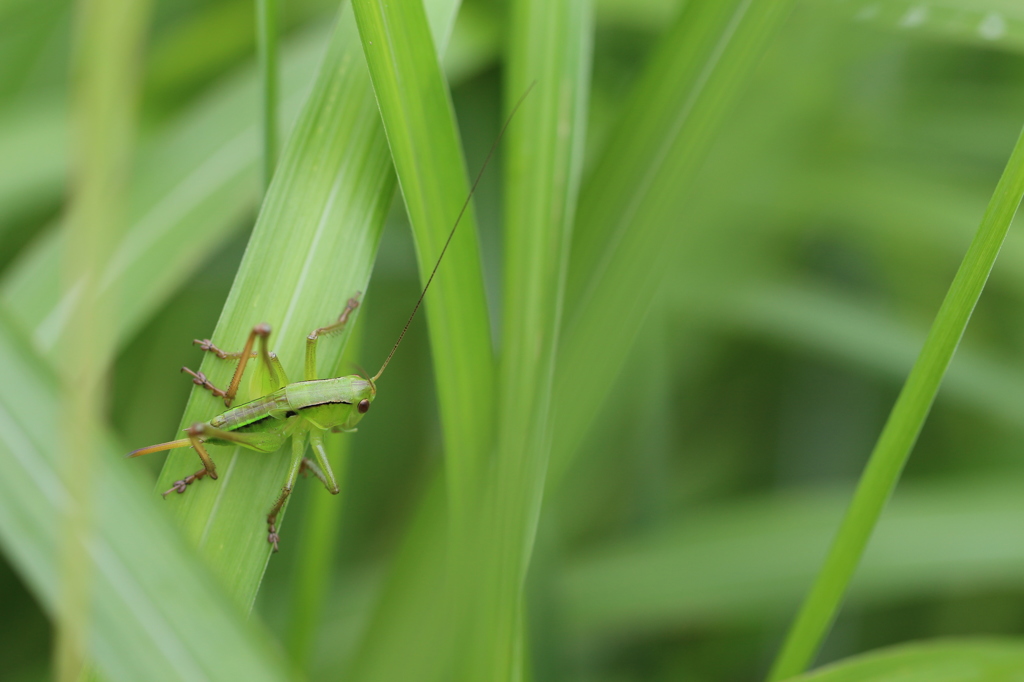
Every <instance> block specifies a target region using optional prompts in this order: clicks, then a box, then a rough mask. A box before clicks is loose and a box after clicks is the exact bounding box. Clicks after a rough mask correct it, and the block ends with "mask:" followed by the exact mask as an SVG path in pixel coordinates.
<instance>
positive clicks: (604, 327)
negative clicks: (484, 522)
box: [551, 0, 791, 481]
mask: <svg viewBox="0 0 1024 682" xmlns="http://www.w3.org/2000/svg"><path fill="white" fill-rule="evenodd" d="M790 5H791V2H790V0H729V1H728V2H708V1H702V2H692V3H687V5H686V6H685V8H684V10H683V13H682V14H681V16H680V17H679V19H678V20H677V22H676V24H675V25H674V26H673V27H672V28H671V29H670V30H669V31H668V33H667V34H666V35H665V36H663V37H662V39H661V42H660V44H659V46H658V49H657V51H656V54H655V55H654V56H653V58H652V60H651V63H650V64H649V65H648V67H647V68H646V70H645V72H644V74H643V75H642V77H641V79H640V81H639V83H638V84H637V86H636V89H635V90H634V92H633V93H632V95H631V96H630V100H629V102H628V104H627V106H626V111H625V113H624V114H623V116H622V118H621V119H620V122H619V124H618V126H617V128H616V130H615V132H614V133H613V135H612V137H611V140H610V142H609V143H608V145H607V147H606V149H605V151H604V153H603V155H602V157H601V159H600V160H599V161H598V163H597V166H596V167H595V169H594V172H593V174H592V175H591V177H590V179H589V180H588V181H587V182H586V183H585V184H584V186H583V189H582V191H581V194H580V211H579V214H578V216H577V219H576V229H575V233H574V235H573V247H572V259H571V261H570V267H569V279H568V281H567V289H566V301H565V305H566V319H565V327H564V330H563V332H564V333H563V337H562V340H561V343H560V350H559V364H558V369H557V374H556V379H555V389H554V390H555V400H554V404H555V406H556V410H557V413H558V414H557V429H556V431H555V434H554V439H555V440H554V444H553V448H552V458H553V461H552V471H551V476H552V479H553V480H555V481H557V479H558V478H559V477H560V476H561V475H562V473H563V472H564V471H565V467H566V466H567V463H568V461H569V459H570V458H571V456H572V454H573V453H574V452H575V450H576V449H577V447H578V445H579V443H580V441H581V439H582V437H583V434H584V433H585V432H586V429H587V428H588V427H589V425H590V423H591V422H592V420H593V419H594V418H595V416H596V414H597V411H598V409H599V408H600V407H601V404H602V399H603V397H604V396H605V395H607V394H608V391H609V390H610V389H611V387H612V383H613V382H614V381H615V377H616V376H617V375H618V372H619V369H620V368H621V366H622V363H623V362H624V359H625V357H626V353H627V351H628V350H629V348H630V346H631V345H632V343H633V341H634V339H635V338H636V334H637V332H638V329H639V327H640V324H641V322H642V320H643V319H644V317H645V315H646V312H647V310H648V309H649V308H650V305H651V302H652V301H653V299H654V295H655V291H656V289H657V287H658V285H659V283H660V282H661V277H662V273H663V272H664V270H665V268H666V267H667V259H668V256H669V254H671V253H672V252H673V246H674V245H675V244H676V243H677V242H676V239H677V238H676V236H675V235H677V234H679V233H680V232H681V231H683V230H686V229H688V227H687V226H686V225H685V224H680V216H681V215H685V213H684V210H685V207H686V204H685V203H684V202H685V201H686V200H687V195H686V189H687V188H688V187H689V186H690V183H691V181H692V180H693V178H694V177H695V175H696V173H697V171H698V169H699V168H700V163H701V161H702V160H703V158H704V153H705V151H706V149H707V147H708V145H709V144H710V140H711V139H712V138H713V137H714V134H715V132H716V131H717V129H718V126H719V123H720V121H721V120H722V119H723V117H724V116H725V115H726V113H727V112H728V110H729V105H730V104H731V102H732V101H733V99H734V97H735V95H736V93H737V92H738V91H739V89H740V87H741V86H742V84H743V83H744V82H745V81H746V79H747V77H748V76H749V74H750V73H751V72H752V71H753V68H754V66H755V65H756V64H757V62H758V60H759V58H760V56H761V54H762V51H763V48H764V46H765V44H766V42H767V40H768V38H769V37H771V36H772V35H773V33H774V31H775V29H776V28H777V27H778V26H779V24H780V23H781V20H782V18H783V17H785V16H786V13H787V11H788V9H789V7H790ZM595 367H600V368H601V371H599V372H596V371H594V368H595Z"/></svg>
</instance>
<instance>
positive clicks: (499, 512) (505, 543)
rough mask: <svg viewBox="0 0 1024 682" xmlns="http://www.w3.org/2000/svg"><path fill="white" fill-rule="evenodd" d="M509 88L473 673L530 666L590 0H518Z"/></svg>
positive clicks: (498, 674)
mask: <svg viewBox="0 0 1024 682" xmlns="http://www.w3.org/2000/svg"><path fill="white" fill-rule="evenodd" d="M510 11H511V20H510V43H509V52H508V74H509V75H508V80H507V82H506V84H505V88H504V90H505V98H506V101H507V102H509V103H515V102H517V101H518V99H519V98H520V97H522V96H523V93H524V92H526V91H527V88H529V87H530V86H531V84H533V83H535V84H536V85H535V86H534V89H533V90H532V91H531V92H530V94H529V95H528V96H527V99H526V100H524V101H523V104H522V105H521V107H520V109H519V110H518V112H517V113H516V116H517V118H516V119H515V120H514V121H512V123H511V124H510V125H509V130H508V138H507V140H508V141H507V147H506V148H507V153H506V154H507V155H506V157H505V161H506V163H505V170H506V173H505V200H504V205H505V237H504V247H505V248H504V254H505V268H504V276H505V281H504V307H503V315H504V317H503V324H502V343H501V348H502V356H501V364H500V369H499V372H500V373H499V380H500V382H499V399H498V442H497V446H496V454H497V461H496V463H495V471H494V477H493V479H492V480H491V481H489V484H490V487H489V488H488V490H489V491H490V492H489V495H488V498H489V499H490V500H491V501H492V504H493V512H492V513H491V514H488V516H487V517H486V519H487V521H486V523H491V524H493V525H492V526H490V527H486V526H485V530H484V531H483V533H482V535H481V537H483V538H487V541H485V544H484V547H483V551H484V552H485V553H489V554H490V556H487V557H486V559H487V560H488V562H487V563H485V565H484V566H485V571H487V573H486V574H485V575H484V576H482V578H481V580H482V582H483V583H484V586H485V587H484V592H483V595H484V596H483V608H484V610H483V613H482V615H481V618H480V621H479V622H480V623H481V629H482V635H483V638H482V640H481V644H480V650H479V651H477V652H474V654H475V655H476V656H477V657H478V659H477V661H476V666H477V667H476V668H475V669H473V670H472V671H471V674H470V676H469V679H493V680H497V679H503V678H508V676H509V671H511V670H514V669H522V666H523V662H522V661H520V660H518V659H519V657H520V656H521V655H522V650H523V641H522V639H521V634H520V631H521V627H522V623H521V622H520V619H521V615H522V614H521V613H520V608H521V604H522V600H523V586H524V583H525V580H526V571H527V567H528V566H529V565H530V558H531V555H532V552H533V544H534V539H535V536H536V532H537V520H538V518H539V516H540V507H541V499H542V497H543V492H544V483H545V480H546V476H547V468H548V456H549V451H550V446H551V421H550V412H551V384H552V380H553V377H554V368H555V351H556V348H557V344H558V334H559V328H560V324H561V317H562V299H563V293H564V288H565V277H566V271H567V269H568V257H569V246H570V243H571V238H572V224H573V220H574V216H575V214H576V199H577V193H578V190H579V184H580V174H581V171H582V159H583V142H584V139H585V137H586V120H585V119H586V111H587V101H588V95H589V87H590V50H591V40H592V38H591V31H592V16H591V12H592V9H591V5H590V2H589V0H568V1H566V2H548V1H547V0H539V1H534V0H521V1H519V2H516V3H513V5H512V7H511V10H510Z"/></svg>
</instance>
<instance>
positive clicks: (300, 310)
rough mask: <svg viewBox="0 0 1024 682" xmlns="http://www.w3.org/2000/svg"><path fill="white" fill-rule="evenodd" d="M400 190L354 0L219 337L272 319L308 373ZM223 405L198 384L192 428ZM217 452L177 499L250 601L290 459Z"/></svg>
mask: <svg viewBox="0 0 1024 682" xmlns="http://www.w3.org/2000/svg"><path fill="white" fill-rule="evenodd" d="M393 193H394V174H393V171H392V168H391V164H390V161H389V156H388V153H387V145H386V141H385V139H384V134H383V130H382V129H381V127H380V120H379V117H378V114H377V111H376V107H375V106H374V102H373V94H372V92H371V90H370V84H369V79H368V77H367V73H366V69H365V65H364V64H363V60H362V57H361V50H360V47H359V44H358V37H357V35H356V30H355V23H354V20H353V18H352V14H351V10H350V9H348V8H347V7H346V8H345V9H343V10H342V11H341V14H340V17H339V21H338V24H337V26H336V28H335V31H334V33H333V35H332V36H331V40H330V43H329V46H328V49H327V53H326V55H325V56H324V60H323V63H322V65H321V68H320V71H319V74H318V76H317V79H316V83H315V85H314V86H313V90H312V92H311V94H310V96H309V99H308V100H307V102H306V105H305V107H304V109H303V112H302V114H301V115H300V118H299V121H298V123H297V124H296V128H295V131H294V132H293V134H292V137H291V139H290V140H289V142H288V145H287V147H286V148H285V150H284V154H283V156H282V158H281V161H280V163H279V165H278V168H277V171H276V173H275V175H274V181H273V183H272V184H271V187H270V191H269V192H268V193H267V198H266V200H265V202H264V204H263V208H262V210H261V211H260V215H259V218H258V220H257V222H256V226H255V228H254V230H253V235H252V238H251V239H250V241H249V245H248V248H247V250H246V253H245V256H244V258H243V261H242V265H241V267H240V269H239V272H238V275H237V276H236V278H235V282H234V285H233V287H232V289H231V292H230V294H229V296H228V300H227V302H226V304H225V307H224V311H223V313H222V315H221V318H220V321H219V322H218V324H217V327H216V329H215V330H214V332H213V334H212V336H211V338H213V339H214V340H215V341H216V342H217V343H218V345H220V346H221V347H222V348H229V349H234V348H241V346H242V345H243V343H244V340H245V338H246V336H247V335H248V333H249V330H250V329H251V328H252V327H253V325H255V324H257V323H259V322H266V323H269V324H270V326H271V328H272V329H273V336H272V338H271V346H272V347H273V348H275V349H276V351H277V352H278V354H279V356H280V357H281V360H282V362H283V363H284V367H285V370H286V372H287V373H288V375H289V377H291V378H292V379H293V380H298V379H300V378H301V376H302V367H303V357H304V351H305V337H306V335H307V334H308V333H309V331H310V330H312V329H315V328H317V327H319V326H323V325H324V324H326V323H328V322H330V321H331V320H334V319H336V318H337V316H338V314H339V313H340V312H341V310H342V309H343V308H344V306H345V302H346V300H347V299H348V298H349V297H350V296H353V295H354V294H356V292H360V291H362V292H365V291H366V286H367V282H368V280H369V276H370V270H371V267H372V264H373V260H374V257H375V255H376V249H377V245H378V243H379V240H380V233H381V229H382V227H383V223H384V218H385V215H386V212H387V208H388V205H389V203H390V201H391V198H392V195H393ZM354 319H357V316H355V317H354ZM350 324H351V323H350ZM343 340H344V339H340V340H338V339H337V338H336V337H334V338H330V339H328V340H326V341H325V342H322V343H321V344H320V349H319V360H320V372H321V375H323V373H324V371H325V369H327V368H332V369H333V368H334V367H336V366H337V362H338V357H339V355H340V353H341V348H342V345H343ZM201 369H202V371H203V372H205V373H206V374H207V376H209V377H210V378H211V380H212V381H213V383H214V384H221V385H224V384H226V383H227V382H228V379H229V377H230V375H231V373H232V371H233V368H232V367H231V366H229V363H226V362H223V361H220V360H218V359H217V358H216V357H215V356H212V355H209V354H208V355H207V357H206V359H205V360H204V361H203V364H202V367H201ZM243 383H245V382H243ZM221 411H223V402H222V401H220V400H218V399H215V398H214V397H213V396H212V395H210V394H209V393H208V392H206V391H203V390H198V389H197V390H196V391H193V393H192V397H191V399H190V401H189V404H188V407H187V409H186V412H185V417H184V419H183V420H182V423H181V424H182V427H183V428H184V427H185V426H187V425H189V424H192V423H194V422H197V421H201V420H207V419H210V418H211V417H213V416H214V415H215V414H218V413H219V412H221ZM169 435H170V434H169ZM211 455H213V457H214V459H215V460H216V461H217V463H218V465H219V470H220V480H218V481H216V482H212V481H203V482H202V483H203V484H202V485H195V486H193V489H190V490H189V491H188V494H185V495H180V496H179V495H174V496H173V497H171V498H169V499H168V501H167V502H168V504H169V505H173V506H174V508H175V509H176V511H177V512H178V514H179V518H180V520H181V522H182V525H183V527H184V531H185V533H186V536H187V537H188V538H189V539H190V540H191V541H192V542H193V543H194V544H196V545H197V546H198V547H199V548H200V551H201V553H202V554H203V555H204V556H205V557H206V558H207V560H208V562H209V563H210V565H211V567H213V569H214V571H215V572H216V573H217V574H218V575H219V577H220V578H221V579H222V580H223V581H224V584H225V585H226V586H227V587H228V589H229V590H230V591H231V593H232V594H233V595H234V596H235V597H236V598H237V599H238V600H239V601H240V602H241V603H242V604H244V605H245V607H246V608H249V607H250V606H251V604H252V601H253V598H254V597H255V594H256V591H257V589H258V586H259V583H260V580H261V578H262V576H263V571H264V568H265V566H266V563H267V560H268V559H269V556H270V545H268V544H267V539H266V536H267V529H266V523H265V518H266V514H267V511H268V510H269V508H270V505H271V504H272V503H273V501H274V499H275V498H276V497H277V494H278V493H279V491H280V488H281V485H282V484H283V482H284V478H285V471H286V469H287V465H288V461H287V459H288V458H287V457H284V456H282V455H280V454H275V455H259V454H256V453H254V452H251V451H248V450H241V449H238V448H218V449H217V452H212V451H211ZM197 463H198V459H197V458H196V456H195V454H194V453H193V452H192V451H191V450H187V451H182V450H179V451H176V452H174V453H173V454H172V455H170V456H169V457H168V459H167V463H166V465H165V466H164V470H163V473H162V474H161V477H160V481H159V484H160V488H161V489H167V488H169V487H170V486H171V484H172V483H173V482H174V481H175V480H177V479H180V478H181V477H182V476H184V475H186V474H189V473H192V472H193V471H195V470H196V468H197ZM317 492H322V491H317ZM322 494H326V493H322ZM282 537H283V545H282V546H283V547H284V548H288V547H289V546H291V547H294V546H295V544H294V541H290V540H289V531H288V528H287V524H285V530H284V534H283V536H282ZM295 537H296V538H297V537H298V533H297V532H296V535H295Z"/></svg>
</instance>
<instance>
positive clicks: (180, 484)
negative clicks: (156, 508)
mask: <svg viewBox="0 0 1024 682" xmlns="http://www.w3.org/2000/svg"><path fill="white" fill-rule="evenodd" d="M205 475H206V469H200V470H199V471H197V472H195V473H194V474H190V475H188V476H186V477H185V478H183V479H181V480H180V481H175V482H174V486H173V487H172V488H170V489H168V490H165V491H164V492H163V493H162V495H163V498H164V499H165V500H166V499H167V496H168V495H170V494H171V493H178V494H179V495H180V494H181V493H183V492H185V490H186V489H187V488H188V486H190V485H191V484H192V483H194V482H195V481H198V480H199V479H200V478H202V477H203V476H205Z"/></svg>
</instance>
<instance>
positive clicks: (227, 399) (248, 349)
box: [181, 323, 284, 407]
mask: <svg viewBox="0 0 1024 682" xmlns="http://www.w3.org/2000/svg"><path fill="white" fill-rule="evenodd" d="M269 336H270V325H268V324H265V323H261V324H258V325H256V326H255V327H253V328H252V331H250V332H249V338H248V339H246V342H245V348H243V349H242V350H241V351H239V352H237V353H227V352H225V351H222V350H221V349H220V348H218V347H217V346H215V345H214V343H213V341H211V340H210V339H202V340H200V339H194V340H193V341H192V343H194V344H196V345H198V346H199V347H200V348H201V349H202V350H205V351H208V352H211V353H214V354H215V355H216V356H217V357H219V358H221V359H222V360H234V359H236V358H237V359H238V365H237V366H236V367H235V373H234V375H233V376H232V377H231V384H230V385H229V386H228V388H227V390H226V391H225V390H222V389H219V388H217V387H216V386H214V385H213V384H212V383H210V381H209V379H207V378H206V375H205V374H203V373H202V372H193V371H192V370H191V369H189V368H188V367H182V368H181V371H182V372H187V373H188V374H190V375H192V383H194V384H196V385H197V386H202V387H203V388H205V389H207V390H208V391H210V392H211V393H213V395H215V396H217V397H218V398H223V399H224V405H225V406H226V407H231V403H232V402H233V401H234V400H235V396H236V395H237V394H238V385H239V383H241V381H242V373H243V372H245V366H246V364H247V363H248V362H249V359H250V358H253V357H256V355H257V353H253V350H252V347H253V344H254V343H255V342H256V338H257V337H259V339H260V350H259V353H258V355H259V357H260V360H261V362H263V364H264V366H265V367H266V369H267V371H268V372H269V373H270V377H271V381H272V383H273V384H274V385H275V386H278V387H280V386H283V385H284V376H283V371H282V369H281V361H280V360H278V359H277V356H276V355H274V354H272V353H270V352H269V351H268V350H267V338H268V337H269Z"/></svg>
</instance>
